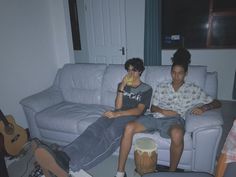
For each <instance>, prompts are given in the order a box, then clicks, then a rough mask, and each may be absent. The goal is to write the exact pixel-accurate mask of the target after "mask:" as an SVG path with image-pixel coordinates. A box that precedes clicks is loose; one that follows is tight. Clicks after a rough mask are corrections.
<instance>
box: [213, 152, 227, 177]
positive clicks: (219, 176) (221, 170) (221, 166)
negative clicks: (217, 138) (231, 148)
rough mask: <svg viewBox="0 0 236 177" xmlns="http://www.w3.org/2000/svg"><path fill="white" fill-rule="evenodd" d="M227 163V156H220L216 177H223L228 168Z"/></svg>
mask: <svg viewBox="0 0 236 177" xmlns="http://www.w3.org/2000/svg"><path fill="white" fill-rule="evenodd" d="M225 162H226V154H222V153H221V154H220V157H219V160H218V162H217V167H216V175H215V177H223V176H224V173H225V169H226V167H227V163H225Z"/></svg>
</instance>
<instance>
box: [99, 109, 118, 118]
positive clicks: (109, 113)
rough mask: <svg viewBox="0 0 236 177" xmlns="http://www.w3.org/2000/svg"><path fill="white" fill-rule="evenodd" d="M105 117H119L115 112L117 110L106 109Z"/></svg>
mask: <svg viewBox="0 0 236 177" xmlns="http://www.w3.org/2000/svg"><path fill="white" fill-rule="evenodd" d="M103 116H104V117H106V118H109V119H113V118H116V117H118V116H119V115H118V113H117V112H115V111H106V112H105V113H104V114H103Z"/></svg>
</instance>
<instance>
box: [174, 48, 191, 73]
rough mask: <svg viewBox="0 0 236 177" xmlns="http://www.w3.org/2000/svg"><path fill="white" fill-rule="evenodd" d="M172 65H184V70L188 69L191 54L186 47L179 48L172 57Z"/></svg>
mask: <svg viewBox="0 0 236 177" xmlns="http://www.w3.org/2000/svg"><path fill="white" fill-rule="evenodd" d="M171 60H172V66H171V69H172V68H173V67H174V66H176V65H179V66H182V67H183V68H184V71H185V72H187V71H188V65H189V64H190V63H191V54H190V53H189V51H188V50H187V49H186V48H179V49H178V50H177V51H176V52H175V53H174V55H173V57H172V58H171Z"/></svg>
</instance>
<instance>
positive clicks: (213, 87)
mask: <svg viewBox="0 0 236 177" xmlns="http://www.w3.org/2000/svg"><path fill="white" fill-rule="evenodd" d="M217 78H218V76H217V72H207V76H206V84H205V91H206V93H207V94H208V95H210V96H212V98H217V90H218V79H217Z"/></svg>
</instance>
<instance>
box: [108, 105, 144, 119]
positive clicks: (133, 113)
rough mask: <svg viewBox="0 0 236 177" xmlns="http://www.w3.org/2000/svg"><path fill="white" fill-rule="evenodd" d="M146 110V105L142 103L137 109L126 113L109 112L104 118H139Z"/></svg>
mask: <svg viewBox="0 0 236 177" xmlns="http://www.w3.org/2000/svg"><path fill="white" fill-rule="evenodd" d="M144 109H145V105H144V104H141V103H140V104H138V106H137V107H135V108H132V109H128V110H125V111H107V112H105V113H104V116H105V117H108V118H116V117H121V116H139V115H141V114H142V113H143V112H144Z"/></svg>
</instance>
